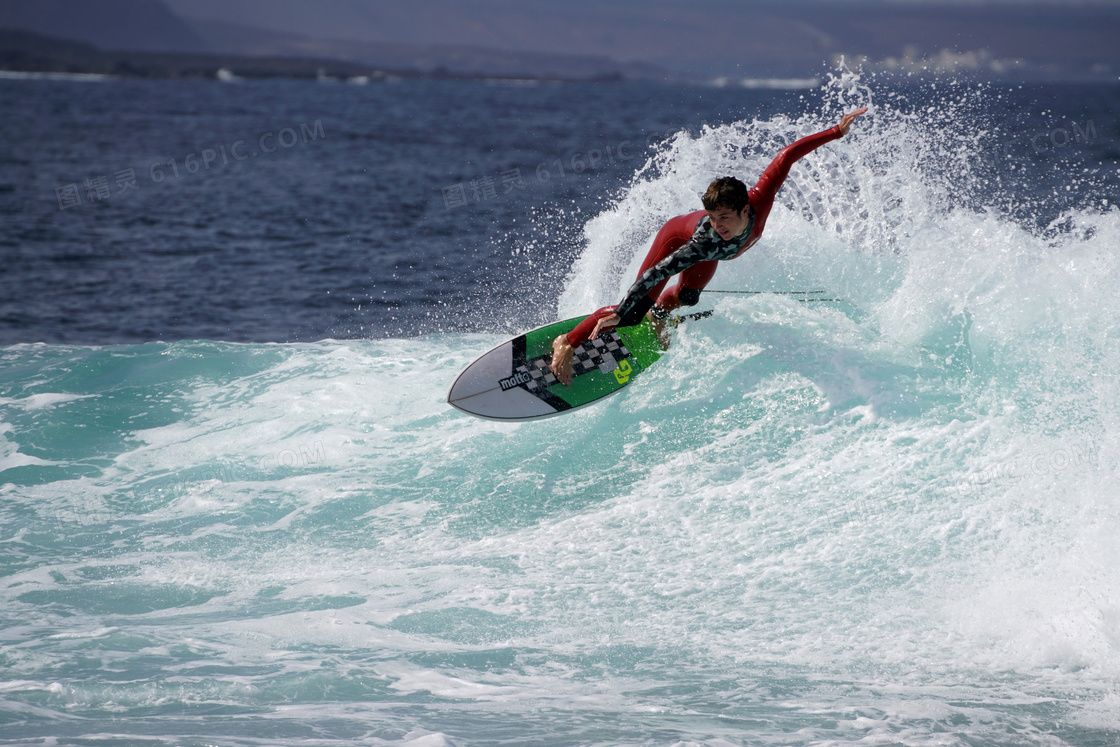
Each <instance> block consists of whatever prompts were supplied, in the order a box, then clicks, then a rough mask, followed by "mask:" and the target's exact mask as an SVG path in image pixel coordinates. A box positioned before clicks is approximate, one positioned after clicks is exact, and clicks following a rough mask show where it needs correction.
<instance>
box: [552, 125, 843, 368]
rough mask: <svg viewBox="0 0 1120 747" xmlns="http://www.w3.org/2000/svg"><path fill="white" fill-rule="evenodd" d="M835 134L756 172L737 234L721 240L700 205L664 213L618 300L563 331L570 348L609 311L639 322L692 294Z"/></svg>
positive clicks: (744, 244) (815, 138) (791, 149)
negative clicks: (801, 164) (798, 165)
mask: <svg viewBox="0 0 1120 747" xmlns="http://www.w3.org/2000/svg"><path fill="white" fill-rule="evenodd" d="M840 137H842V135H841V133H840V127H839V125H837V126H836V127H832V128H830V129H828V130H825V131H824V132H818V133H817V134H816V135H809V136H808V137H803V138H801V139H800V140H798V141H797V142H795V143H793V144H792V145H787V146H786V147H785V148H783V149H782V150H781V151H780V152H779V153H778V155H777V156H775V157H774V160H773V161H771V162H770V165H769V166H767V167H766V170H765V171H763V172H762V176H760V177H759V178H758V183H757V184H755V185H754V186H753V187H751V189H750V190H748V192H747V199H748V204H749V205H750V213H749V215H750V219H749V220H748V222H747V227H746V229H745V230H744V231H743V233H741V234H739V235H738V236H733V237H731V238H730V239H727V240H726V241H725V240H723V239H721V238H720V237H719V234H717V233H716V232H715V230H714V229H713V228H712V227H711V221H710V220H709V218H708V214H707V212H706V211H704V210H697V211H696V212H695V213H689V214H688V215H678V216H677V217H676V218H670V219H669V221H668V222H666V223H665V225H664V226H662V227H661V230H660V231H658V232H657V238H655V239H654V240H653V246H652V247H651V248H650V250H649V253H648V254H646V258H645V261H644V262H642V269H641V270H640V271H639V272H638V279H637V280H636V281H635V282H634V284H633V285H632V286H630V290H629V291H627V293H626V297H625V298H624V299H623V300H622V302H621V303H620V304H618V305H617V306H604V307H603V308H601V309H599V310H598V311H596V312H594V313H593V314H592V315H591V316H589V317H587V319H585V320H583V321H582V322H580V323H579V326H577V327H576V328H575V329H573V330H572V331H571V332H569V333H568V342H569V343H571V345H572V346H573V347H575V346H577V345H580V344H581V343H583V342H584V341H585V340H587V338H588V337H590V336H591V332H592V330H594V329H595V324H596V323H597V322H598V321H599V320H600V319H602V318H603V317H605V316H609V315H610V314H612V313H618V315H619V316H620V317H622V319H621V320H620V321H619V326H622V327H626V326H630V325H634V324H638V323H640V322H641V321H642V318H643V317H644V316H645V314H646V312H647V311H649V310H650V309H651V308H652V307H653V306H654V304H656V305H657V306H659V307H661V308H663V309H666V310H668V309H675V308H677V307H678V306H680V301H679V300H678V296H679V295H680V294H681V291H684V290H688V291H692V292H693V293H692V295H694V296H695V297H696V298H698V297H699V292H700V291H701V290H703V289H704V288H705V287H706V286H707V285H708V282H709V281H710V280H711V279H712V276H713V275H715V274H716V267H717V262H718V261H719V260H721V259H735V258H736V257H738V256H739V255H740V254H742V253H743V252H745V251H747V250H748V249H750V248H751V247H752V246H754V244H755V242H757V241H758V239H759V237H760V236H762V230H763V229H764V228H766V219H767V218H768V217H769V216H770V208H772V207H773V206H774V197H775V196H776V195H777V194H778V188H779V187H781V186H782V183H783V182H784V181H785V180H786V177H787V176H788V175H789V170H790V168H791V167H792V166H793V164H794V162H795V161H796V160H797V159H799V158H801V157H802V156H804V155H806V154H808V153H811V152H812V151H814V150H816V149H817V148H819V147H820V146H822V145H824V144H825V143H828V142H831V141H833V140H836V139H838V138H840ZM678 273H679V274H680V276H681V278H680V280H679V281H678V283H677V285H676V286H675V287H674V288H672V289H670V290H667V291H665V292H664V293H662V291H663V290H664V288H665V284H666V283H668V282H669V278H671V277H672V276H673V275H676V274H678ZM692 303H695V301H692Z"/></svg>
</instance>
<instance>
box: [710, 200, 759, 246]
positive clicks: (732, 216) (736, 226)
mask: <svg viewBox="0 0 1120 747" xmlns="http://www.w3.org/2000/svg"><path fill="white" fill-rule="evenodd" d="M749 215H750V214H749V210H748V209H747V208H743V209H742V211H740V212H738V213H736V212H735V211H734V210H732V209H731V208H716V209H715V210H709V211H708V218H709V219H710V220H711V221H712V228H714V229H715V232H716V233H718V234H719V237H720V238H721V239H723V240H724V241H727V240H728V239H730V238H731V237H732V236H738V235H739V234H741V233H742V232H743V231H745V230H746V229H747V221H748V219H749Z"/></svg>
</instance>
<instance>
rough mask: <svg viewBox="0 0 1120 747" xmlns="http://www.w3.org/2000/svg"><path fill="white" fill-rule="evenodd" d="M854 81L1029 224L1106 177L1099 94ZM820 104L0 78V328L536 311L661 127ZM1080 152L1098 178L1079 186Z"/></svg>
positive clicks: (112, 337) (742, 97)
mask: <svg viewBox="0 0 1120 747" xmlns="http://www.w3.org/2000/svg"><path fill="white" fill-rule="evenodd" d="M876 93H877V94H878V95H879V100H880V101H883V102H887V103H889V104H890V105H892V106H895V107H898V108H905V109H907V110H909V111H913V112H915V113H916V114H915V116H916V117H917V118H919V119H922V120H931V121H936V120H937V119H938V118H940V117H942V116H944V110H945V107H946V104H947V102H952V101H955V100H957V99H962V100H965V99H967V101H968V104H967V106H966V107H965V108H964V110H962V111H963V113H961V114H960V115H959V116H963V117H966V119H967V121H964V122H962V121H959V117H958V121H955V122H947V126H948V127H950V128H952V129H954V130H961V129H966V130H972V131H973V132H974V133H975V134H976V137H977V158H978V159H980V160H981V161H983V162H985V165H986V167H990V168H991V169H993V170H994V171H995V172H996V173H998V175H999V177H1000V181H999V182H998V184H997V183H996V181H995V180H993V182H992V183H991V184H990V192H989V191H987V190H981V191H980V192H979V193H978V194H973V195H971V197H970V199H971V200H972V201H973V203H974V204H975V205H977V206H980V205H981V204H982V203H985V202H992V203H1002V204H1004V205H1005V206H1006V205H1010V206H1011V207H1010V208H1009V209H1010V211H1011V212H1012V213H1014V214H1015V215H1016V218H1017V219H1018V220H1021V221H1022V222H1024V223H1025V224H1027V223H1029V224H1038V225H1041V226H1044V225H1045V224H1046V223H1048V222H1049V221H1050V220H1052V219H1053V218H1054V217H1056V216H1057V215H1058V214H1060V212H1061V210H1063V209H1064V208H1065V207H1067V206H1070V205H1076V206H1083V205H1085V204H1089V205H1094V204H1098V203H1099V202H1100V201H1102V200H1105V199H1107V198H1108V197H1109V195H1108V194H1105V193H1103V192H1101V190H1102V189H1103V188H1106V187H1107V189H1109V190H1112V195H1113V196H1115V194H1116V191H1115V189H1114V187H1115V185H1116V183H1117V178H1116V163H1117V159H1118V158H1120V144H1118V143H1120V132H1118V129H1117V128H1118V125H1117V120H1116V112H1117V111H1118V110H1120V94H1118V92H1117V89H1116V87H1111V86H1056V85H1055V86H1048V87H1039V86H1034V87H1028V88H1009V89H1003V88H997V87H992V86H989V87H985V88H983V89H982V91H981V92H980V93H979V94H978V93H977V92H976V91H975V90H973V88H972V86H970V85H965V84H960V85H957V86H949V85H948V84H945V83H942V84H941V85H940V88H939V87H938V86H937V85H936V84H929V83H925V84H912V83H911V84H908V85H906V86H901V85H898V84H893V85H887V84H883V85H881V86H880V87H879V89H878V90H877V91H876ZM821 99H822V96H821V94H820V93H819V92H818V91H793V92H790V91H759V90H744V89H732V88H724V89H717V88H699V87H697V88H686V87H668V86H660V85H653V84H644V83H614V84H599V85H589V84H541V85H532V86H511V85H498V84H493V83H486V82H482V81H479V82H432V81H402V82H399V83H394V84H374V85H368V86H351V85H342V84H338V85H322V84H313V83H307V82H283V81H278V82H264V83H260V82H257V83H241V84H234V85H227V84H220V83H217V82H197V81H189V82H188V81H133V80H116V81H107V82H99V83H81V82H49V81H41V80H2V81H0V101H2V105H0V106H2V110H3V117H2V119H0V133H2V137H0V213H2V215H3V223H2V225H0V250H2V251H3V256H4V262H3V267H2V275H0V278H2V279H0V344H7V343H13V342H40V341H41V342H75V343H90V344H102V343H114V342H141V341H147V340H176V339H195V338H205V339H220V340H237V341H296V340H318V339H323V338H328V337H330V338H351V337H384V336H400V335H415V334H419V333H423V332H429V331H435V330H483V331H498V330H501V331H509V330H512V329H516V328H520V327H524V326H526V325H527V324H533V323H543V322H545V321H550V320H551V318H552V316H553V314H554V312H555V306H556V300H557V297H558V295H559V292H560V285H561V283H562V281H563V279H564V277H565V276H566V275H567V273H568V271H569V268H570V265H571V263H572V261H573V260H574V258H575V257H576V256H577V255H578V253H579V252H580V251H581V250H582V249H583V247H584V246H585V239H584V237H583V235H582V232H583V227H584V224H585V223H586V221H587V220H588V219H589V218H591V217H592V216H594V215H595V214H597V213H598V212H600V211H601V210H602V209H604V207H606V206H609V205H610V204H611V203H612V201H614V200H616V199H617V196H618V194H619V192H620V190H622V189H624V188H625V187H626V186H627V185H629V184H630V183H632V182H633V181H634V180H635V178H636V174H637V173H638V172H639V171H640V170H641V169H642V168H643V167H644V166H645V165H646V164H647V161H648V159H649V158H650V157H651V155H652V154H654V153H655V152H657V150H658V148H659V147H661V146H662V145H663V144H664V143H665V142H666V141H667V140H669V139H671V138H672V137H673V136H674V134H675V133H678V132H681V131H684V132H688V133H691V134H693V135H696V134H698V133H699V132H700V131H701V129H702V128H703V127H704V126H718V125H721V124H727V123H731V122H735V121H738V120H744V119H745V120H748V121H750V120H768V119H770V118H772V117H774V116H780V115H783V114H786V115H789V116H798V115H801V114H803V113H805V112H813V111H817V110H818V109H819V108H820V107H821V105H822V103H821ZM857 132H858V131H857ZM262 136H263V140H262ZM742 147H743V149H744V151H745V152H750V151H752V150H761V149H762V148H764V147H767V146H764V145H762V144H752V143H743V144H742ZM266 151H271V152H266ZM239 159H243V160H239ZM1085 168H1095V169H1096V170H1097V171H1098V172H1100V173H1098V174H1097V175H1096V177H1095V178H1094V179H1093V180H1092V182H1091V183H1092V187H1091V188H1085V187H1084V186H1083V185H1082V184H1081V182H1083V181H1084V178H1083V175H1082V172H1083V170H1084V169H1085ZM130 169H131V172H129V170H130ZM122 172H123V173H122ZM133 176H134V177H135V178H132V177H133ZM99 178H101V180H102V181H101V182H100V185H99V182H98V180H99ZM1071 180H1074V181H1075V182H1076V183H1077V188H1076V189H1074V190H1073V191H1069V187H1068V185H1069V184H1070V183H1071ZM970 189H974V188H973V187H970ZM974 191H975V190H974ZM91 195H92V199H91ZM79 202H80V204H79Z"/></svg>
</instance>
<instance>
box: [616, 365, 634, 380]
mask: <svg viewBox="0 0 1120 747" xmlns="http://www.w3.org/2000/svg"><path fill="white" fill-rule="evenodd" d="M631 370H632V369H631V368H630V361H621V362H620V363H619V364H618V368H616V369H615V370H614V378H615V379H616V380H617V381H618V383H619V384H625V383H626V382H628V381H630V371H631Z"/></svg>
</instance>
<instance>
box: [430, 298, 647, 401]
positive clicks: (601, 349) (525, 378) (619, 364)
mask: <svg viewBox="0 0 1120 747" xmlns="http://www.w3.org/2000/svg"><path fill="white" fill-rule="evenodd" d="M585 318H586V317H582V316H581V317H576V318H574V319H567V320H565V321H562V322H555V323H553V324H548V325H545V326H544V327H538V328H537V329H534V330H530V331H529V332H526V333H525V334H522V335H518V336H517V337H514V338H513V339H511V340H507V341H505V342H503V343H502V344H501V345H498V346H497V347H495V348H494V349H492V350H489V351H487V352H486V353H484V354H483V355H481V356H480V357H479V358H478V359H477V360H475V361H474V362H473V363H471V364H470V365H469V366H467V367H466V368H465V369H464V370H463V372H462V373H460V374H459V377H458V378H457V379H456V380H455V383H454V384H452V385H451V390H450V391H449V392H448V393H447V402H448V404H450V405H452V406H453V407H456V408H458V409H460V410H462V411H463V412H466V413H470V414H471V415H475V416H477V417H480V418H489V419H491V420H537V419H539V418H547V417H552V416H554V415H561V414H563V413H566V412H571V411H572V410H577V409H579V408H581V407H586V406H587V405H590V404H593V403H595V402H598V401H599V400H601V399H603V398H604V397H609V396H610V395H612V394H614V393H615V392H618V391H621V390H622V389H623V388H624V387H626V386H627V385H629V384H630V382H631V381H633V380H634V377H636V376H638V375H639V374H641V373H642V372H643V371H645V370H646V369H647V368H649V367H650V366H651V365H653V363H654V361H656V360H657V359H658V358H659V357H660V356H661V354H662V353H663V352H664V351H665V348H664V347H663V346H662V345H661V343H660V341H659V340H658V338H657V333H656V332H655V331H654V329H653V326H652V325H651V324H650V322H649V320H648V319H643V320H642V323H641V324H638V325H635V326H633V327H616V328H614V329H611V330H608V331H606V332H604V333H603V334H601V335H599V337H597V338H596V339H594V340H588V341H587V342H585V343H583V344H582V345H581V346H579V347H578V348H576V350H575V356H574V358H573V361H572V362H573V376H572V383H571V386H565V385H564V384H561V383H560V382H558V381H557V380H556V377H555V376H553V375H552V371H551V370H549V364H550V363H551V361H552V341H553V340H554V339H556V337H557V336H558V335H562V334H566V333H568V332H571V331H572V329H574V328H575V326H576V325H577V324H579V323H580V322H582V321H583V320H584V319H585Z"/></svg>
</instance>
